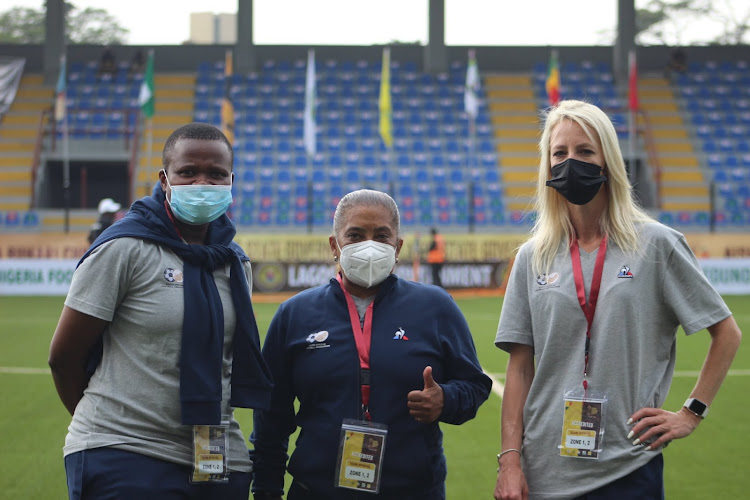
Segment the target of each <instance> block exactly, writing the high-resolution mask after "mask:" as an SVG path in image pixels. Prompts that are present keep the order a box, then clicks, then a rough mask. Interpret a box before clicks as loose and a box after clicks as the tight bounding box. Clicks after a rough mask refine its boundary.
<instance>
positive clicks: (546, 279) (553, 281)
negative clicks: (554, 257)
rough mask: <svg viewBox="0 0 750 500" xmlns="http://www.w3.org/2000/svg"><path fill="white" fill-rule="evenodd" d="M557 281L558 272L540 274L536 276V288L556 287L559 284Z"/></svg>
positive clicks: (558, 279) (558, 278)
mask: <svg viewBox="0 0 750 500" xmlns="http://www.w3.org/2000/svg"><path fill="white" fill-rule="evenodd" d="M558 281H560V273H557V272H552V273H549V274H541V275H539V276H537V277H536V284H537V285H539V287H538V288H537V290H545V289H548V288H557V287H559V286H560V285H558V284H557V282H558Z"/></svg>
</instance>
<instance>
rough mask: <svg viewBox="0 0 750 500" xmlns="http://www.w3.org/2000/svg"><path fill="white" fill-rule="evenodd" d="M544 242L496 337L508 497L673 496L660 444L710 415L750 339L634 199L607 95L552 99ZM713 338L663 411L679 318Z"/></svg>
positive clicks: (535, 237)
mask: <svg viewBox="0 0 750 500" xmlns="http://www.w3.org/2000/svg"><path fill="white" fill-rule="evenodd" d="M539 150H540V156H541V158H540V164H539V179H538V183H537V193H536V199H535V205H536V206H535V208H536V212H537V216H538V217H537V220H536V223H535V226H534V227H533V229H532V234H531V238H530V239H529V241H528V242H526V243H525V244H524V245H523V246H522V247H521V249H520V250H519V252H518V256H517V258H516V261H515V265H514V268H513V270H512V272H511V276H510V281H509V284H508V289H507V293H506V296H505V300H504V303H503V309H502V312H501V315H500V322H499V326H498V331H497V337H496V339H495V344H496V345H497V346H498V347H499V348H501V349H503V350H505V351H507V352H508V353H510V358H509V361H508V367H507V379H506V386H505V394H504V397H503V408H502V431H501V432H502V446H501V449H500V453H499V454H498V464H499V471H498V479H497V485H496V488H495V498H496V499H520V498H555V499H563V498H586V499H599V498H601V499H605V498H606V499H619V498H622V499H626V498H627V499H630V498H639V499H652V498H653V499H661V498H663V497H664V486H663V474H662V470H663V461H662V454H661V451H662V449H663V448H664V446H665V445H666V444H667V443H669V442H670V441H671V440H673V439H677V438H683V437H686V436H688V435H689V434H690V433H691V432H693V430H695V428H696V427H697V426H698V424H699V423H700V422H701V420H702V419H703V418H704V417H705V416H706V415H707V412H708V408H709V406H710V405H711V402H712V401H713V399H714V397H715V396H716V393H717V391H718V390H719V386H720V385H721V383H722V381H723V379H724V377H725V375H726V373H727V370H728V369H729V365H730V363H731V362H732V359H733V358H734V355H735V352H736V351H737V348H738V346H739V342H740V337H741V333H740V331H739V328H738V327H737V324H736V322H735V321H734V319H733V317H732V315H731V313H730V311H729V309H728V308H727V306H726V305H725V303H724V301H723V300H722V299H721V297H720V296H719V295H718V293H716V291H715V290H714V289H713V288H712V287H711V285H710V284H709V283H708V281H707V280H706V278H705V276H704V275H703V273H702V271H701V268H700V266H699V265H698V262H697V261H696V259H695V256H694V255H693V253H692V251H691V250H690V248H689V247H688V245H687V243H686V241H685V238H684V237H683V236H682V235H681V234H680V233H678V232H677V231H674V230H672V229H670V228H668V227H665V226H663V225H661V224H659V223H657V222H655V221H654V220H652V219H651V218H650V217H649V216H648V215H647V214H646V213H644V212H643V211H642V210H641V209H640V208H639V207H638V206H637V205H636V204H635V202H634V201H633V198H632V192H631V187H630V184H629V182H628V177H627V172H626V170H625V164H624V162H623V158H622V154H621V152H620V148H619V143H618V139H617V134H616V132H615V129H614V127H613V125H612V122H611V121H610V119H609V118H608V117H607V115H606V114H605V113H604V112H602V111H601V110H600V109H599V108H597V107H596V106H594V105H591V104H588V103H585V102H580V101H562V102H560V103H559V104H558V105H557V106H556V107H554V108H552V109H550V110H549V111H548V113H547V116H546V121H545V123H544V129H543V132H542V136H541V140H540V142H539ZM679 325H682V327H683V328H684V330H685V332H686V333H687V334H688V335H690V334H693V333H696V332H698V331H701V330H703V329H708V332H709V334H710V336H711V346H710V348H709V349H708V354H707V356H706V361H705V363H704V365H703V369H702V370H701V372H700V375H699V377H698V381H697V383H696V385H695V387H694V388H693V390H692V392H691V393H690V394H686V395H685V396H686V397H687V401H686V402H685V406H683V407H681V408H664V409H662V405H663V403H664V400H665V398H666V395H667V393H668V391H669V387H670V384H671V381H672V374H673V372H674V364H675V341H676V332H677V327H678V326H679Z"/></svg>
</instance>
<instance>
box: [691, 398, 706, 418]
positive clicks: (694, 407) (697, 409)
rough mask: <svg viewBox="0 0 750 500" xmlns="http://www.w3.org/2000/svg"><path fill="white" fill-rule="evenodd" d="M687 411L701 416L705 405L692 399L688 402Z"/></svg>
mask: <svg viewBox="0 0 750 500" xmlns="http://www.w3.org/2000/svg"><path fill="white" fill-rule="evenodd" d="M688 410H690V411H692V412H693V413H696V414H698V415H701V416H703V412H704V411H706V405H705V403H702V402H701V401H698V400H697V399H693V400H692V401H690V406H688Z"/></svg>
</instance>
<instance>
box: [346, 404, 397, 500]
mask: <svg viewBox="0 0 750 500" xmlns="http://www.w3.org/2000/svg"><path fill="white" fill-rule="evenodd" d="M387 435H388V427H387V426H386V425H383V424H378V423H375V422H368V421H365V420H352V419H348V418H347V419H344V422H343V423H342V424H341V441H340V442H339V453H338V459H337V465H336V479H335V483H334V484H335V486H337V487H339V488H350V489H353V490H359V491H366V492H368V493H377V492H378V491H379V490H380V472H381V465H382V462H383V454H384V451H385V438H386V436H387Z"/></svg>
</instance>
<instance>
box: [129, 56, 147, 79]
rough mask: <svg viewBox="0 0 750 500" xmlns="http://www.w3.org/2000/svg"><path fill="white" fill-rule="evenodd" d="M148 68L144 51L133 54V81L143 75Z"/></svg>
mask: <svg viewBox="0 0 750 500" xmlns="http://www.w3.org/2000/svg"><path fill="white" fill-rule="evenodd" d="M145 67H146V56H145V55H144V54H143V49H138V50H136V51H135V54H133V59H132V60H131V61H130V68H129V71H130V78H131V79H133V78H135V77H136V76H138V75H141V74H143V71H144V69H145Z"/></svg>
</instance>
